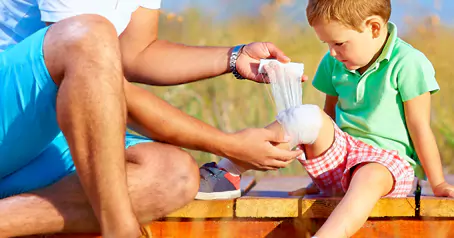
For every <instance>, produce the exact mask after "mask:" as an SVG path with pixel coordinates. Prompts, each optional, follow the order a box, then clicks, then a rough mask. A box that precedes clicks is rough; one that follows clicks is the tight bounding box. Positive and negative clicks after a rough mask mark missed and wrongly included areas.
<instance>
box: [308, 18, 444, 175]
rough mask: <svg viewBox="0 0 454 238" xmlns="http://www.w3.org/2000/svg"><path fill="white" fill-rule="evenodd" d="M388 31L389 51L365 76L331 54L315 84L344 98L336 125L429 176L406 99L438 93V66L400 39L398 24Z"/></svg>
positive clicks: (387, 47) (325, 60)
mask: <svg viewBox="0 0 454 238" xmlns="http://www.w3.org/2000/svg"><path fill="white" fill-rule="evenodd" d="M388 31H389V34H390V35H389V37H388V40H387V42H386V45H385V47H384V49H383V52H382V53H381V55H380V56H379V57H378V59H377V60H376V61H375V62H374V63H373V64H372V65H371V66H370V67H369V69H367V71H366V72H364V73H363V74H362V75H361V74H359V73H358V72H357V71H356V70H353V71H350V70H348V69H347V68H345V66H344V65H343V64H342V63H341V62H339V61H337V60H336V59H335V58H333V57H331V56H330V54H329V52H328V53H327V54H326V55H325V57H324V58H323V59H322V61H321V63H320V65H319V67H318V69H317V73H316V75H315V78H314V80H313V85H314V87H315V88H317V89H318V90H320V91H321V92H323V93H326V94H328V95H332V96H337V97H338V98H339V100H338V103H337V105H336V123H337V125H338V126H339V127H340V128H341V129H342V130H343V131H345V132H347V133H348V134H350V135H351V136H353V137H354V138H356V139H358V140H361V141H363V142H365V143H367V144H369V145H372V146H376V147H380V148H384V149H388V150H397V151H398V152H399V154H400V156H402V157H404V158H405V159H406V160H407V161H408V162H409V163H410V164H411V165H412V166H413V168H414V169H415V174H416V175H417V176H418V177H419V178H425V175H424V172H423V170H422V167H421V164H420V162H419V159H418V156H417V155H416V151H415V148H414V147H413V144H412V142H411V138H410V135H409V132H408V130H407V126H406V122H405V114H404V105H403V102H405V101H408V100H411V99H413V98H415V97H417V96H419V95H422V94H424V93H426V92H431V93H434V92H437V91H438V90H439V86H438V83H437V81H436V80H435V70H434V68H433V66H432V64H431V63H430V61H429V60H428V59H427V58H426V56H425V55H424V54H423V53H421V52H420V51H418V50H416V49H415V48H413V47H412V46H411V45H410V44H408V43H406V42H404V41H403V40H401V39H400V38H398V37H397V29H396V26H395V25H394V24H393V23H388Z"/></svg>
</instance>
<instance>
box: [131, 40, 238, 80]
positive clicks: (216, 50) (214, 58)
mask: <svg viewBox="0 0 454 238" xmlns="http://www.w3.org/2000/svg"><path fill="white" fill-rule="evenodd" d="M125 50H127V49H125ZM230 51H231V48H230V47H198V46H186V45H182V44H176V43H171V42H167V41H162V40H156V41H155V42H153V43H152V44H150V45H149V46H148V47H147V48H146V49H145V50H143V51H142V52H141V53H139V54H138V55H137V56H136V57H135V58H134V60H133V62H124V65H125V75H126V77H127V79H128V80H129V81H131V82H138V83H145V84H150V85H176V84H183V83H188V82H193V81H197V80H200V79H206V78H210V77H214V76H218V75H221V74H224V73H227V72H229V71H230V70H229V65H228V63H229V55H230Z"/></svg>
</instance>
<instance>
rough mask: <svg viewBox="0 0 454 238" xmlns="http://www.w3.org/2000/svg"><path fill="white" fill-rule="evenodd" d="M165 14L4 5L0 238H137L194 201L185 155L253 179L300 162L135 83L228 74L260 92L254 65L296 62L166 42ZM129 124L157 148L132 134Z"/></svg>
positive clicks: (144, 9)
mask: <svg viewBox="0 0 454 238" xmlns="http://www.w3.org/2000/svg"><path fill="white" fill-rule="evenodd" d="M159 7H160V0H146V1H145V0H135V1H132V0H104V1H88V0H83V1H81V0H47V1H46V0H38V1H34V0H0V12H1V13H2V14H1V15H0V50H1V51H2V52H0V105H1V109H0V197H3V198H4V199H2V200H0V214H2V219H0V236H7V237H10V236H17V235H26V234H35V233H47V232H59V231H71V232H83V231H93V230H101V231H102V233H103V236H105V237H137V236H139V235H140V229H139V228H140V225H139V224H140V223H144V222H148V221H150V220H152V219H155V218H158V217H161V216H163V215H165V214H167V213H169V212H171V211H173V210H175V209H177V208H179V207H181V206H183V205H185V204H186V203H187V202H189V201H191V200H192V199H193V198H194V196H195V194H196V192H197V189H198V181H199V177H198V170H197V165H196V164H195V163H194V161H193V159H192V158H191V157H190V156H189V155H188V154H187V153H186V152H184V151H182V150H181V149H179V148H178V147H185V148H190V149H198V150H203V151H207V152H211V153H214V154H217V155H220V156H225V157H228V158H231V159H232V160H234V161H236V162H239V163H241V164H245V165H249V166H250V167H254V168H256V169H275V168H281V167H285V166H286V165H287V164H288V163H289V162H290V161H291V160H292V159H293V158H295V157H296V156H298V155H299V153H300V152H288V151H283V150H279V149H277V148H274V147H273V146H272V145H271V143H270V142H279V141H282V138H278V136H277V135H274V134H270V133H267V131H265V130H263V129H248V130H243V131H240V132H237V133H233V134H227V133H224V132H221V131H219V130H217V129H215V128H213V127H210V126H209V125H207V124H205V123H202V122H200V121H198V120H196V119H194V118H191V117H189V116H188V115H186V114H184V113H182V112H181V111H178V110H177V109H175V108H173V107H171V106H170V105H168V104H167V103H165V102H163V101H162V100H160V99H159V98H157V97H155V96H154V95H152V94H150V93H148V92H146V91H144V90H142V89H140V88H139V87H136V86H134V85H132V84H131V83H129V82H128V81H132V82H140V83H146V84H152V85H174V84H181V83H187V82H193V81H196V80H200V79H205V78H209V77H212V76H216V75H220V74H223V73H227V72H230V71H231V69H233V70H234V71H236V70H238V71H237V73H236V74H237V75H238V74H240V75H243V76H245V77H247V78H250V79H253V80H257V81H258V79H259V76H258V75H257V68H256V66H253V67H251V66H250V65H251V64H256V63H257V62H258V59H260V58H268V57H273V58H278V59H280V60H282V61H287V60H288V59H287V58H286V57H285V56H284V55H283V53H282V52H280V51H279V50H278V49H276V48H275V46H273V45H272V44H269V43H252V44H249V45H247V46H245V47H244V48H242V51H241V50H240V49H241V47H234V48H227V47H189V46H183V45H178V44H173V43H169V42H165V41H160V40H158V39H157V31H158V27H157V26H158V15H159V12H158V10H157V9H158V8H159ZM46 25H48V27H46ZM49 25H50V26H49ZM238 54H239V57H237V55H238ZM235 62H236V65H235ZM230 63H232V65H233V67H232V68H230V67H229V65H230ZM126 79H127V80H128V81H126ZM126 124H128V125H129V126H131V127H133V128H134V129H136V130H137V131H139V132H141V133H142V134H143V135H145V136H147V137H149V138H153V139H154V140H156V141H160V142H152V141H151V140H150V139H148V138H145V137H137V136H132V135H125V130H126ZM60 129H61V130H60ZM125 136H126V139H125ZM125 148H126V149H125ZM69 151H70V152H71V153H69ZM125 161H127V163H125ZM74 165H75V167H77V175H76V174H75V173H73V172H74ZM79 181H80V183H79ZM17 194H18V195H17ZM93 211H94V213H93ZM97 222H99V225H98V224H97ZM24 224H25V225H24Z"/></svg>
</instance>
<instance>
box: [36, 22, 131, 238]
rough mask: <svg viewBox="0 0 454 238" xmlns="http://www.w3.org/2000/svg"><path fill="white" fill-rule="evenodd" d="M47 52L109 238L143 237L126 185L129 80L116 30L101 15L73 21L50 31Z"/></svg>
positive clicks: (84, 178) (77, 159) (66, 127)
mask: <svg viewBox="0 0 454 238" xmlns="http://www.w3.org/2000/svg"><path fill="white" fill-rule="evenodd" d="M43 51H44V59H45V62H46V66H47V69H48V71H49V73H50V76H51V78H52V79H53V81H54V82H55V83H56V84H57V85H59V90H58V96H57V120H58V123H59V126H60V128H61V130H62V131H63V134H64V135H65V137H66V139H67V141H68V144H69V148H70V150H71V154H72V157H73V160H74V163H75V165H76V167H77V171H78V175H79V178H80V181H81V184H82V187H83V188H84V191H85V192H86V194H87V197H88V199H89V200H90V204H91V205H92V207H93V209H94V211H95V214H96V217H97V218H98V220H99V221H100V223H101V227H102V229H103V231H104V230H105V231H109V233H104V235H106V236H108V235H109V234H115V235H126V236H131V235H134V234H136V235H138V234H140V232H139V225H138V223H137V220H136V219H135V214H134V212H133V208H132V206H131V200H130V198H129V195H128V190H127V183H126V171H125V157H124V136H125V131H126V100H125V95H124V82H125V81H124V77H123V72H122V64H121V54H120V47H119V41H118V37H117V34H116V31H115V28H114V27H113V25H112V24H111V23H110V22H109V21H108V20H106V19H104V18H102V17H100V16H95V15H81V16H77V17H73V18H68V19H66V20H62V21H60V22H57V23H55V24H53V25H52V26H50V28H49V30H48V32H47V35H46V36H45V40H44V47H43ZM113 181H115V186H110V185H109V183H111V182H113Z"/></svg>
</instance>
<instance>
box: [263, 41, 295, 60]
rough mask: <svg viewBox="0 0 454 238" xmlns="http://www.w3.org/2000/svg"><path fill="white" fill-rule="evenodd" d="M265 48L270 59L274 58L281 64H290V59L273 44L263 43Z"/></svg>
mask: <svg viewBox="0 0 454 238" xmlns="http://www.w3.org/2000/svg"><path fill="white" fill-rule="evenodd" d="M265 46H266V48H267V49H268V52H269V53H270V58H274V59H277V60H279V61H280V62H282V63H288V62H290V58H289V57H287V56H286V55H285V54H284V52H283V51H282V50H280V49H279V48H277V47H276V46H275V45H274V44H272V43H265Z"/></svg>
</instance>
